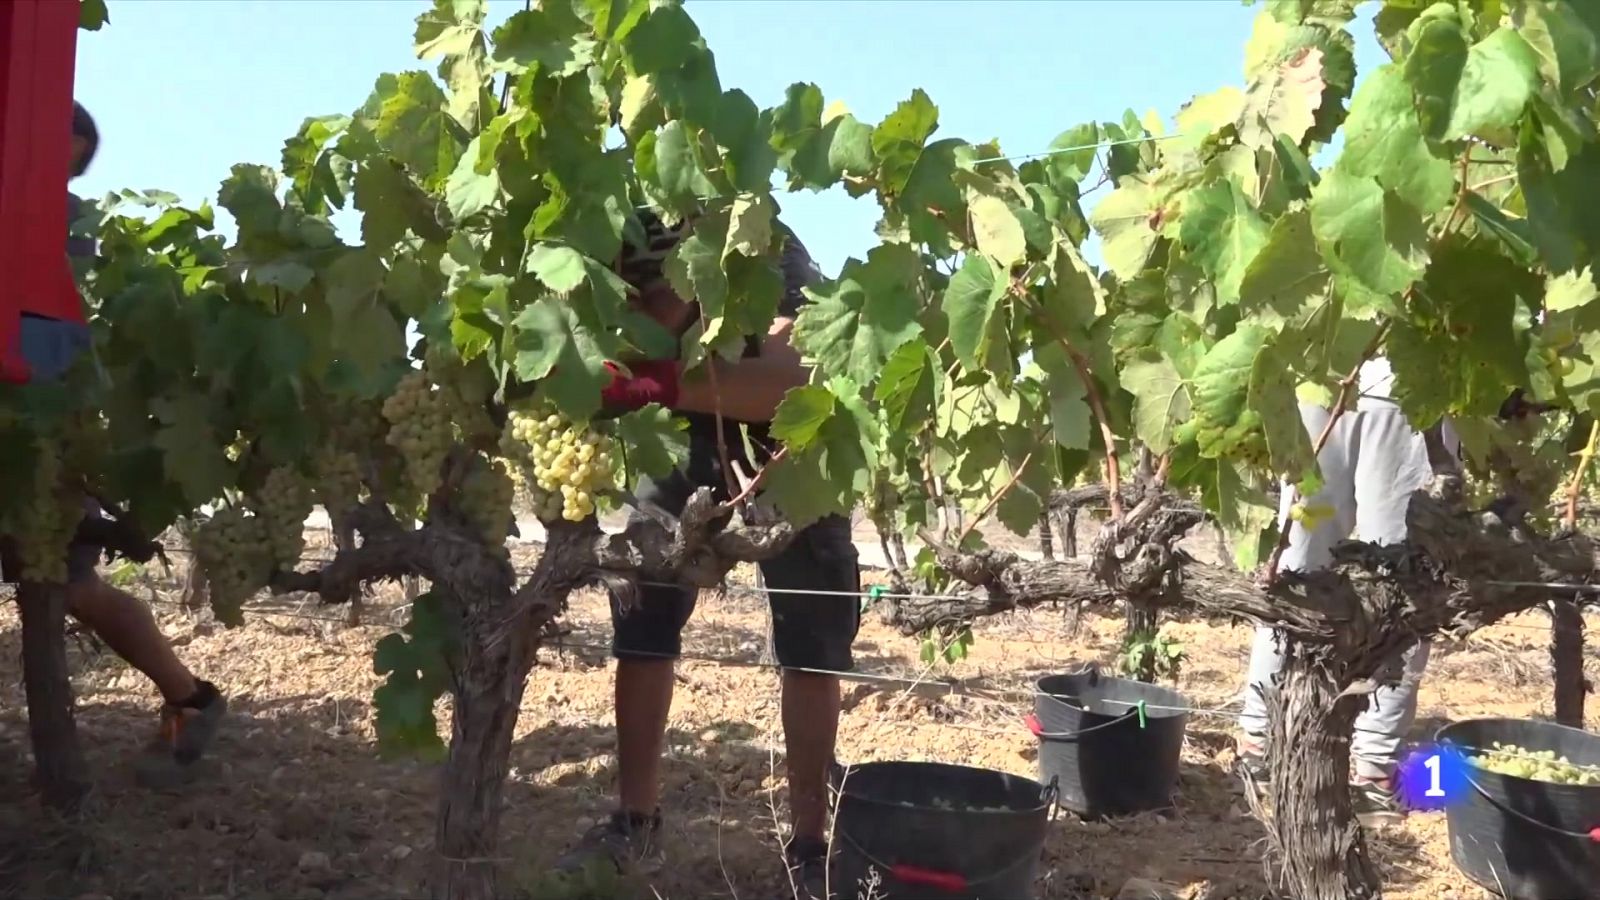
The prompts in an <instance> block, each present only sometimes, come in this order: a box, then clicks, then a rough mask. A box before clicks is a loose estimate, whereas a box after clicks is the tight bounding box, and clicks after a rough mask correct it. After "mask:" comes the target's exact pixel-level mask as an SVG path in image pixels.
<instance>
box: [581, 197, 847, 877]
mask: <svg viewBox="0 0 1600 900" xmlns="http://www.w3.org/2000/svg"><path fill="white" fill-rule="evenodd" d="M639 219H640V220H641V224H642V225H643V226H644V233H645V240H643V241H642V242H641V243H629V244H627V245H626V246H625V247H624V249H623V253H622V260H621V267H620V268H621V273H622V276H623V278H624V279H625V280H626V281H627V282H628V284H629V285H631V286H632V287H634V288H635V289H636V290H637V291H638V299H637V301H636V302H637V304H638V307H639V308H640V309H641V310H642V311H643V312H645V313H646V314H647V315H649V316H651V317H652V318H654V319H655V320H656V321H657V322H659V323H660V324H661V325H662V326H664V327H665V328H666V329H667V330H668V331H670V332H672V333H674V334H677V335H682V334H684V333H685V332H687V331H688V329H689V328H690V326H691V325H693V324H694V323H695V322H696V321H697V319H698V317H699V311H698V309H697V308H696V306H695V305H693V304H691V303H687V302H685V301H684V300H682V299H680V298H679V297H678V296H677V295H676V294H674V293H673V290H672V288H671V286H670V285H669V284H668V282H667V280H666V279H665V278H664V277H663V275H662V261H663V260H664V259H665V258H666V257H667V255H668V254H669V253H670V252H671V250H672V248H673V247H674V246H675V245H676V244H677V242H678V241H679V240H680V239H681V238H682V237H684V236H685V235H686V234H687V229H688V227H687V226H686V225H680V226H678V227H676V228H669V227H667V226H665V225H664V224H663V223H662V222H661V220H660V219H658V218H657V217H656V216H655V215H653V214H651V213H650V212H649V211H647V210H641V211H640V212H639ZM780 230H781V232H782V233H783V234H784V236H785V239H786V242H787V243H786V244H785V247H784V252H783V256H782V274H783V277H784V292H783V298H782V300H781V302H780V303H779V309H778V314H777V317H776V318H775V319H774V320H773V323H772V326H771V328H770V329H769V330H768V332H767V334H766V335H765V336H764V337H761V338H759V339H757V338H751V339H750V341H749V342H748V344H747V347H746V351H745V355H744V358H743V359H741V360H740V361H739V362H736V363H727V362H725V361H723V360H715V361H714V362H712V363H710V364H711V365H714V366H716V373H715V374H716V383H717V386H718V388H720V391H721V397H720V399H716V400H714V399H713V388H712V387H711V383H710V380H709V379H704V378H702V377H692V378H683V379H680V377H679V372H680V367H679V364H678V363H677V362H663V361H652V362H643V363H629V364H628V367H629V369H631V371H632V377H622V376H621V375H619V376H618V377H617V379H616V381H615V382H614V383H613V384H612V385H611V386H610V387H609V388H607V389H606V390H605V392H604V397H605V400H606V405H607V407H608V408H610V409H614V410H625V409H636V408H639V407H641V406H644V405H645V404H647V403H651V402H656V403H660V404H661V405H663V406H665V407H668V408H670V409H672V410H674V411H675V412H678V413H681V414H682V415H683V417H684V418H685V419H687V420H688V423H689V455H688V459H687V461H686V463H685V464H684V466H683V468H682V469H680V470H679V471H677V472H675V473H674V474H672V475H671V476H670V477H668V478H666V479H664V480H662V481H660V482H659V483H650V484H642V485H640V487H639V491H638V496H639V499H640V504H641V506H642V507H647V508H654V509H656V510H661V511H665V512H666V513H669V514H672V515H676V514H678V513H679V512H680V511H681V510H682V509H683V506H684V504H685V503H686V502H687V501H688V498H689V497H690V495H691V494H692V493H693V492H694V491H695V490H696V489H697V488H700V487H709V488H712V489H713V490H715V491H716V492H717V493H718V496H719V498H720V499H723V500H726V499H727V496H728V492H727V490H726V484H727V481H726V473H724V472H723V471H722V465H721V462H720V458H719V451H718V449H717V431H716V429H717V428H718V427H719V423H718V421H717V419H716V416H715V414H714V410H716V409H717V408H718V407H719V406H720V409H721V413H722V415H723V416H724V417H725V419H727V420H732V421H724V422H722V423H720V425H721V427H722V428H723V430H724V436H723V443H724V445H725V449H726V451H727V454H728V457H729V459H730V461H731V462H732V463H733V464H734V465H736V466H744V467H747V469H748V471H750V472H754V471H755V467H756V466H759V465H760V464H761V463H762V462H764V461H765V460H766V459H767V458H770V453H771V452H772V448H771V447H770V444H769V438H768V434H767V426H768V424H769V423H770V422H771V420H772V415H773V411H774V410H775V409H776V408H777V406H778V404H779V402H781V401H782V399H783V396H784V394H785V393H786V392H787V391H789V390H790V389H791V388H795V387H800V386H802V385H804V384H805V383H806V379H807V371H806V367H805V366H804V365H803V364H802V362H801V358H800V355H799V353H798V352H796V351H795V349H794V348H792V347H791V346H790V345H789V334H790V331H791V329H792V327H793V325H794V317H795V315H796V314H797V312H798V311H799V307H800V304H801V303H803V302H804V301H805V298H804V294H803V293H802V288H804V287H806V286H808V285H810V284H812V283H814V281H815V280H816V279H817V278H818V277H819V273H818V271H817V269H816V266H815V265H814V264H813V263H812V261H811V258H810V256H809V255H808V254H807V252H806V250H805V248H804V247H803V246H802V245H801V244H800V241H799V240H798V239H797V238H795V237H794V235H793V234H791V233H789V232H788V230H787V229H786V228H781V226H780ZM738 423H744V424H746V425H747V426H748V432H749V434H750V436H751V444H752V445H755V446H756V447H758V448H759V449H758V450H757V451H756V452H757V455H759V456H761V457H762V459H759V460H750V459H746V458H745V453H744V446H745V442H744V440H743V439H742V438H741V436H740V433H739V428H738ZM856 556H857V554H856V550H855V545H854V544H852V543H851V540H850V523H849V522H848V520H846V519H844V518H841V517H837V516H835V517H831V518H827V519H823V520H821V521H819V522H817V523H815V524H813V525H811V526H810V527H808V528H806V529H804V530H803V531H801V532H800V534H799V535H797V536H796V537H795V539H794V542H793V543H791V544H790V545H789V547H788V549H787V550H786V551H784V552H783V553H782V554H780V555H779V556H777V557H776V558H774V559H771V560H768V561H766V562H764V563H762V565H761V572H762V575H763V578H764V580H765V582H766V584H767V586H768V587H769V588H771V589H773V590H774V591H775V593H773V594H772V595H770V596H769V602H770V603H771V607H772V630H773V634H772V643H773V647H774V651H775V654H776V656H777V661H778V664H779V665H780V666H781V667H783V677H782V717H783V732H784V743H785V747H786V752H787V766H786V768H787V772H788V781H789V807H790V817H791V825H792V833H791V836H790V838H789V841H788V843H787V845H786V847H785V856H786V858H787V860H788V863H789V866H790V871H791V873H792V874H793V875H794V876H795V878H794V880H795V882H796V883H797V884H800V885H803V886H804V887H805V888H806V889H808V890H810V891H811V893H812V896H815V897H817V898H821V897H822V896H823V893H824V885H823V883H824V879H825V867H826V855H827V846H828V845H827V841H826V840H825V833H826V818H827V812H828V795H827V792H828V776H829V773H830V771H831V770H832V765H833V759H834V757H833V753H834V741H835V736H836V734H837V731H838V724H839V679H838V678H837V677H836V676H834V675H829V674H821V673H820V672H819V671H817V670H822V671H828V672H836V671H847V670H849V669H850V668H851V667H852V664H853V660H852V656H851V647H852V645H853V643H854V642H855V636H856V631H857V629H858V628H859V626H860V604H859V600H858V598H857V596H856V594H857V593H858V592H859V591H860V590H861V579H860V573H859V571H858V569H857V564H856V563H857V560H856ZM806 591H817V593H815V594H808V593H805V592H806ZM695 597H696V590H695V589H694V588H691V587H660V586H653V585H643V586H641V589H640V596H639V599H638V601H637V602H636V603H634V604H633V605H632V607H631V608H630V609H627V610H624V609H623V607H622V606H621V605H620V604H619V603H618V602H617V601H616V600H615V598H613V601H612V608H611V617H612V627H613V638H612V653H613V655H614V656H615V657H616V659H617V682H616V704H617V708H616V715H617V768H618V779H617V780H618V791H619V795H620V796H619V801H620V803H619V808H618V809H617V810H616V811H615V812H613V813H612V814H611V815H610V816H609V817H607V818H606V819H605V820H604V821H603V822H601V823H599V824H598V825H596V826H595V827H594V828H592V829H590V830H589V832H588V833H587V834H585V835H584V836H583V838H582V840H581V841H580V843H579V844H578V846H577V847H575V848H574V849H573V850H571V851H570V852H569V853H568V854H567V855H565V856H564V857H562V859H561V860H560V861H559V862H558V864H557V867H558V869H560V870H562V871H567V872H576V871H582V870H585V869H586V868H587V867H588V866H589V865H591V864H592V863H593V862H594V861H595V860H601V861H603V863H604V864H607V865H614V866H616V868H617V869H618V870H619V871H626V870H629V869H633V868H635V867H636V866H637V865H638V864H640V863H644V862H647V861H649V862H654V861H656V859H657V858H658V857H659V837H660V830H661V815H660V811H659V799H660V790H659V784H658V782H659V774H660V760H661V753H662V744H663V739H664V737H665V732H666V726H667V713H668V710H669V709H670V708H671V705H672V689H673V683H674V677H673V661H674V660H675V659H676V658H677V657H678V655H679V653H680V650H681V645H682V642H681V633H682V630H683V626H684V624H685V623H686V622H687V621H688V618H689V615H690V613H691V611H692V610H693V609H694V605H695Z"/></svg>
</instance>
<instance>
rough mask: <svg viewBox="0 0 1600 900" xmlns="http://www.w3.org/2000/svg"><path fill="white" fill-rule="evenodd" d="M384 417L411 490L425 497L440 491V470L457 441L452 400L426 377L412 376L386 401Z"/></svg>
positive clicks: (402, 381) (417, 373) (396, 388)
mask: <svg viewBox="0 0 1600 900" xmlns="http://www.w3.org/2000/svg"><path fill="white" fill-rule="evenodd" d="M383 417H384V419H386V420H387V421H388V422H389V435H388V438H387V440H388V442H389V445H390V446H392V447H394V448H395V449H397V450H399V451H400V455H401V457H402V458H404V460H405V464H406V477H407V479H408V480H409V481H410V483H411V487H412V488H414V489H415V490H416V491H417V493H418V494H421V495H422V496H424V497H426V496H428V495H429V494H432V493H433V492H434V491H436V490H438V489H439V480H440V471H439V470H440V467H441V466H442V465H443V464H444V458H445V456H447V455H448V454H449V453H450V446H451V444H452V443H453V442H454V439H455V434H454V430H453V429H452V428H451V423H450V403H449V399H448V398H447V397H446V396H445V395H444V394H443V393H440V392H436V391H434V390H433V388H432V385H431V384H429V382H428V376H427V375H426V374H424V373H423V372H410V373H407V375H406V376H405V377H404V378H402V379H400V384H399V385H398V386H396V387H395V391H394V393H393V394H391V395H390V396H389V398H388V399H387V400H385V401H383Z"/></svg>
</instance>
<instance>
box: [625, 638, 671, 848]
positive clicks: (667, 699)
mask: <svg viewBox="0 0 1600 900" xmlns="http://www.w3.org/2000/svg"><path fill="white" fill-rule="evenodd" d="M672 672H673V661H672V660H670V659H621V660H618V661H617V687H616V691H617V792H618V794H619V798H620V800H621V806H622V811H623V812H626V813H633V814H636V815H641V816H651V815H654V814H655V811H656V808H657V807H658V806H660V803H661V752H662V749H663V744H664V743H665V740H666V734H667V714H668V713H670V712H671V711H672V687H673V674H672Z"/></svg>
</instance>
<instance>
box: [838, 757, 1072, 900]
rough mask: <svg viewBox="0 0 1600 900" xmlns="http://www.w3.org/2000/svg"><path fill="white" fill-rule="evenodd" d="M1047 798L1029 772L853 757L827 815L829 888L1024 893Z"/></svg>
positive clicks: (1015, 899) (928, 899) (940, 898)
mask: <svg viewBox="0 0 1600 900" xmlns="http://www.w3.org/2000/svg"><path fill="white" fill-rule="evenodd" d="M1054 800H1055V792H1054V790H1053V789H1051V788H1045V787H1042V786H1041V785H1040V784H1039V783H1038V782H1037V781H1033V780H1032V779H1028V778H1022V777H1019V776H1016V775H1010V774H1007V773H1005V772H996V771H993V770H991V769H976V768H971V767H969V766H952V765H945V764H943V763H922V762H881V763H865V764H862V765H859V766H851V767H850V768H849V769H848V770H846V772H845V776H844V782H843V784H842V785H841V786H840V791H839V806H838V812H837V814H836V815H835V817H834V822H833V849H834V856H833V860H832V863H831V865H830V866H829V869H828V890H829V892H830V893H832V894H833V895H834V896H835V897H856V896H858V895H859V896H863V897H866V896H870V897H873V898H881V900H1028V898H1031V897H1032V896H1033V882H1034V880H1035V879H1036V878H1037V877H1038V874H1039V856H1040V853H1041V851H1042V850H1043V849H1044V839H1045V831H1046V829H1047V828H1048V826H1049V823H1050V814H1051V810H1052V808H1053V806H1054ZM869 885H873V887H871V889H870V890H869V888H868V886H869Z"/></svg>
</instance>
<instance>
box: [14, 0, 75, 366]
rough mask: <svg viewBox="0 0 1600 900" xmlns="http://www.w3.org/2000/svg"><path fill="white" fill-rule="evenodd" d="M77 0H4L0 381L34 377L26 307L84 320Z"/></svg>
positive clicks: (60, 318)
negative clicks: (75, 142) (75, 230)
mask: <svg viewBox="0 0 1600 900" xmlns="http://www.w3.org/2000/svg"><path fill="white" fill-rule="evenodd" d="M77 42H78V4H77V3H64V2H61V0H7V2H3V3H0V381H6V382H11V383H13V384H15V383H20V382H25V381H27V380H28V374H29V372H28V365H27V362H26V361H25V360H24V359H23V357H22V354H21V348H20V346H19V341H20V332H21V327H22V326H21V320H22V315H23V314H24V313H29V314H32V315H36V316H40V317H43V318H47V319H56V320H58V321H63V322H73V323H78V324H82V323H83V321H84V319H83V309H82V301H81V300H80V298H79V296H78V291H77V287H76V286H75V285H74V283H73V279H72V269H71V265H70V264H69V263H68V261H67V255H66V250H65V247H64V243H63V242H64V240H65V235H66V233H67V224H68V223H67V201H66V194H67V178H68V175H69V174H70V168H71V160H70V157H71V154H72V81H73V67H74V63H75V59H76V54H77Z"/></svg>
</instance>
